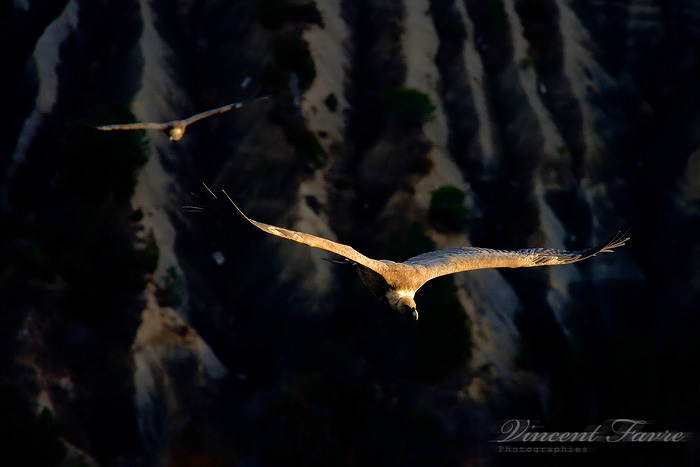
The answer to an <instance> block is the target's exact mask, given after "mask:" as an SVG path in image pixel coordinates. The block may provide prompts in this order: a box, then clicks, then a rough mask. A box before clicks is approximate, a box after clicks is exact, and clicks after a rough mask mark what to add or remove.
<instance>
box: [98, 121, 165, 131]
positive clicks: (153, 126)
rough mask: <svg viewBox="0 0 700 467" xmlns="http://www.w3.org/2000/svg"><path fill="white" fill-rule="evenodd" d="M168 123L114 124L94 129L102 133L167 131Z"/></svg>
mask: <svg viewBox="0 0 700 467" xmlns="http://www.w3.org/2000/svg"><path fill="white" fill-rule="evenodd" d="M168 128H170V123H169V122H168V123H115V124H114V125H100V126H96V127H95V129H97V130H102V131H112V130H167V129H168Z"/></svg>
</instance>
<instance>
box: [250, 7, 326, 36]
mask: <svg viewBox="0 0 700 467" xmlns="http://www.w3.org/2000/svg"><path fill="white" fill-rule="evenodd" d="M258 20H259V21H260V24H262V25H263V26H265V27H266V28H269V29H279V28H281V27H282V26H283V25H284V23H285V22H286V21H288V20H292V21H304V22H307V23H314V24H318V25H319V26H323V18H322V17H321V13H320V12H319V11H318V8H316V3H314V2H308V3H303V4H300V5H299V4H296V5H290V3H289V0H261V1H260V3H259V4H258Z"/></svg>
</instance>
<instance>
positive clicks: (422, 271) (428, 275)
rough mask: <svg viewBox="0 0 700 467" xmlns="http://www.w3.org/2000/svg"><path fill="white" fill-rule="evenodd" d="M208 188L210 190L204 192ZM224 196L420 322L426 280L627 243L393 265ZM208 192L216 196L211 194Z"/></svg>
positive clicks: (468, 253)
mask: <svg viewBox="0 0 700 467" xmlns="http://www.w3.org/2000/svg"><path fill="white" fill-rule="evenodd" d="M205 186H206V185H205ZM207 189H209V188H208V187H207ZM222 191H223V193H224V194H225V195H226V197H227V198H228V200H229V201H230V202H231V204H233V205H234V206H235V208H236V209H237V210H238V212H240V213H241V215H242V216H243V217H244V218H245V219H246V220H247V221H248V222H250V223H251V224H253V225H254V226H255V227H257V228H259V229H260V230H262V231H263V232H267V233H269V234H272V235H276V236H278V237H282V238H286V239H288V240H293V241H295V242H299V243H303V244H305V245H309V246H312V247H314V248H321V249H323V250H327V251H330V252H332V253H335V254H337V255H340V256H342V257H343V258H345V259H346V260H347V261H349V262H350V264H353V265H354V266H355V268H356V270H357V273H358V274H359V276H360V278H361V279H362V282H364V284H365V285H366V286H367V288H368V289H369V290H370V291H372V293H373V294H374V295H375V296H376V297H377V298H379V299H380V300H386V302H387V303H388V304H389V306H391V307H392V308H393V309H395V310H397V311H399V312H401V313H403V314H405V315H410V316H413V318H415V319H418V311H417V310H416V302H415V301H414V300H413V296H414V295H415V293H416V291H417V290H418V289H419V288H420V287H421V286H422V285H423V284H425V283H426V282H427V281H429V280H430V279H434V278H436V277H440V276H444V275H446V274H453V273H456V272H462V271H471V270H474V269H488V268H523V267H533V266H550V265H552V266H553V265H559V264H569V263H574V262H576V261H581V260H584V259H586V258H590V257H592V256H595V255H596V254H598V253H601V252H603V253H607V252H611V251H612V249H613V248H617V247H619V246H622V245H624V244H625V242H626V241H627V240H629V237H628V236H627V234H626V233H625V234H622V233H620V232H618V233H617V234H615V235H614V236H613V237H612V238H611V239H610V240H608V241H607V242H605V243H604V244H602V245H600V246H598V247H594V248H587V249H585V250H578V251H567V250H553V249H549V248H533V249H526V250H490V249H488V248H473V247H462V248H449V249H446V250H437V251H431V252H429V253H423V254H421V255H418V256H414V257H413V258H409V259H407V260H406V261H404V262H403V263H395V262H393V261H389V260H385V259H383V260H376V259H372V258H368V257H366V256H364V255H362V254H361V253H358V252H357V251H356V250H354V249H353V248H352V247H350V246H348V245H343V244H342V243H338V242H334V241H331V240H327V239H325V238H321V237H316V236H315V235H309V234H306V233H303V232H297V231H294V230H289V229H284V228H282V227H276V226H274V225H269V224H264V223H262V222H258V221H255V220H253V219H251V218H249V217H248V216H246V215H245V214H244V213H243V211H241V209H240V208H239V207H238V206H236V203H234V202H233V200H232V199H231V197H229V195H228V193H226V191H224V190H222ZM209 192H210V193H211V194H212V195H214V193H212V192H211V190H209ZM214 196H215V195H214ZM215 197H216V196H215ZM189 208H190V209H191V210H195V211H197V210H204V209H203V208H200V207H196V206H195V207H192V206H190V207H189Z"/></svg>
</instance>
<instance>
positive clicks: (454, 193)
mask: <svg viewBox="0 0 700 467" xmlns="http://www.w3.org/2000/svg"><path fill="white" fill-rule="evenodd" d="M431 195H432V196H431V198H430V208H429V209H428V215H429V216H430V218H431V219H432V220H433V221H435V222H437V223H439V224H442V225H444V226H445V227H447V228H448V229H453V230H458V229H459V228H460V227H461V225H462V221H463V219H464V215H465V214H466V213H467V212H468V210H467V208H466V207H465V206H464V199H465V198H466V196H467V194H466V193H465V192H464V191H462V190H460V189H459V188H457V187H456V186H452V185H445V186H442V187H440V188H438V189H437V190H435V191H433V192H432V193H431Z"/></svg>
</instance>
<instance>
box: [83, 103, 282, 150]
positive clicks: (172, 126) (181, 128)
mask: <svg viewBox="0 0 700 467" xmlns="http://www.w3.org/2000/svg"><path fill="white" fill-rule="evenodd" d="M268 98H269V96H262V97H255V98H252V99H246V100H243V101H240V102H234V103H232V104H228V105H224V106H221V107H217V108H215V109H211V110H207V111H205V112H200V113H198V114H195V115H192V116H191V117H188V118H186V119H184V120H172V121H170V122H163V123H153V122H144V123H116V124H113V125H100V126H96V127H95V128H96V129H97V130H102V131H112V130H162V131H165V132H167V133H168V136H169V137H170V141H180V140H181V139H182V137H183V136H184V134H185V129H186V128H187V127H188V126H189V125H191V124H193V123H194V122H197V121H199V120H202V119H204V118H207V117H211V116H212V115H217V114H222V113H224V112H228V111H230V110H234V109H238V108H240V107H243V105H245V104H247V103H248V102H251V101H254V100H259V99H268Z"/></svg>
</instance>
